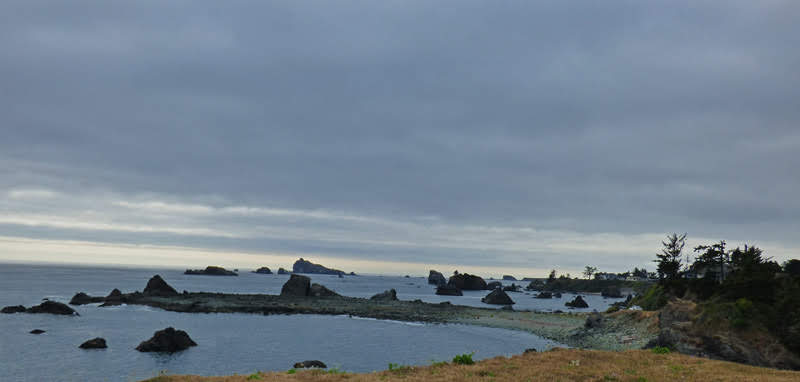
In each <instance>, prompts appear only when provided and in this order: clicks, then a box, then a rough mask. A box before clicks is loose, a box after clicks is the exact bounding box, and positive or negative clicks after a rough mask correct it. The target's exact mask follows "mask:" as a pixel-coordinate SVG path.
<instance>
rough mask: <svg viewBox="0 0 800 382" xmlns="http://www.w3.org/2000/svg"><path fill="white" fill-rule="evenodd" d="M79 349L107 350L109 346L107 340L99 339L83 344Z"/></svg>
mask: <svg viewBox="0 0 800 382" xmlns="http://www.w3.org/2000/svg"><path fill="white" fill-rule="evenodd" d="M78 347H79V348H81V349H105V348H107V347H108V346H107V345H106V340H105V338H100V337H97V338H92V339H91V340H88V341H86V342H84V343H82V344H81V346H78Z"/></svg>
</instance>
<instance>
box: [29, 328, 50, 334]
mask: <svg viewBox="0 0 800 382" xmlns="http://www.w3.org/2000/svg"><path fill="white" fill-rule="evenodd" d="M28 333H30V334H42V333H46V332H45V331H44V330H42V329H33V330H31V331H30V332H28Z"/></svg>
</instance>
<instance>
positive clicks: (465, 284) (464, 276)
mask: <svg viewBox="0 0 800 382" xmlns="http://www.w3.org/2000/svg"><path fill="white" fill-rule="evenodd" d="M447 284H448V285H452V286H454V287H456V288H458V289H461V290H486V281H484V280H483V279H482V278H481V277H480V276H475V275H471V274H469V273H461V274H455V275H452V276H450V280H448V281H447Z"/></svg>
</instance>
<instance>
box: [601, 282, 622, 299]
mask: <svg viewBox="0 0 800 382" xmlns="http://www.w3.org/2000/svg"><path fill="white" fill-rule="evenodd" d="M600 295H601V296H603V297H613V298H622V291H621V290H620V289H619V287H618V286H616V285H609V286H607V287H605V288H603V290H602V291H601V292H600Z"/></svg>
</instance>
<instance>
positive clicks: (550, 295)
mask: <svg viewBox="0 0 800 382" xmlns="http://www.w3.org/2000/svg"><path fill="white" fill-rule="evenodd" d="M534 297H535V298H553V294H552V293H550V292H541V293H539V294H537V295H536V296H534Z"/></svg>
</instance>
